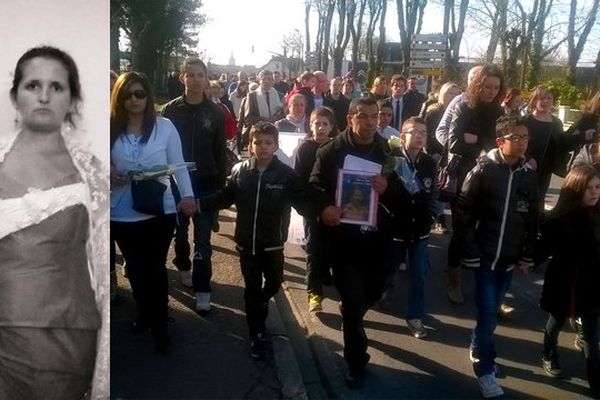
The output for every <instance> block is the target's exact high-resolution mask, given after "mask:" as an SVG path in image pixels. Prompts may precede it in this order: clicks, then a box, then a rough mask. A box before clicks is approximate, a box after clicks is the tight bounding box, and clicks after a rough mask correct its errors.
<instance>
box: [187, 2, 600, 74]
mask: <svg viewBox="0 0 600 400" xmlns="http://www.w3.org/2000/svg"><path fill="white" fill-rule="evenodd" d="M525 4H526V6H527V1H525ZM201 12H202V13H203V14H205V15H206V16H207V17H208V22H207V24H206V25H205V26H203V27H202V28H201V29H200V31H199V46H198V49H197V50H198V51H199V52H200V53H201V54H202V53H204V55H205V56H208V58H209V59H210V62H212V63H215V64H228V63H229V58H230V56H231V54H232V52H233V56H234V58H235V62H236V64H237V65H255V66H257V67H258V66H261V65H264V64H266V63H267V62H268V61H269V59H270V58H271V57H272V56H273V55H274V54H273V53H281V51H282V50H281V46H280V43H281V40H282V38H283V36H284V35H287V34H290V33H293V32H294V30H295V29H297V30H298V31H299V32H300V33H301V34H302V35H304V0H252V2H244V1H241V0H203V1H202V8H201ZM425 13H426V18H425V21H424V26H423V28H422V31H421V32H422V33H440V32H441V31H442V24H443V22H442V21H443V13H442V10H441V8H440V7H439V6H436V5H435V4H433V2H429V4H428V5H427V8H426V9H425ZM316 22H317V16H316V15H315V14H312V15H311V25H313V26H311V28H310V29H311V31H310V33H311V41H312V46H314V39H315V36H316V33H317V28H316ZM597 25H598V26H600V24H597ZM386 27H387V31H386V34H387V36H388V37H387V39H388V41H399V34H398V24H397V13H396V5H395V2H392V1H390V2H389V3H388V10H387V18H386ZM467 29H468V28H467ZM599 30H600V28H599ZM597 35H598V34H596V36H594V35H590V37H589V39H588V42H587V45H586V50H585V51H584V54H583V55H582V59H581V61H593V60H594V59H595V56H596V53H597V51H598V44H597V42H596V40H595V39H594V38H597V37H598V36H597ZM487 40H488V38H487V37H485V36H483V35H481V34H478V33H477V32H476V31H474V32H473V31H466V32H465V34H464V36H463V41H462V43H461V56H471V57H476V56H477V55H479V54H481V53H482V52H483V51H484V50H485V48H486V46H487ZM594 42H596V43H594ZM203 58H205V57H203ZM205 59H206V58H205Z"/></svg>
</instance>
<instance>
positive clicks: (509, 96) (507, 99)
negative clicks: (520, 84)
mask: <svg viewBox="0 0 600 400" xmlns="http://www.w3.org/2000/svg"><path fill="white" fill-rule="evenodd" d="M520 95H521V90H520V89H517V88H511V89H510V90H508V91H507V92H506V96H504V99H502V104H503V105H505V106H507V107H509V106H510V103H511V102H512V101H513V100H514V99H515V98H516V97H517V96H520Z"/></svg>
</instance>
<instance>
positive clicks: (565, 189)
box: [550, 164, 600, 216]
mask: <svg viewBox="0 0 600 400" xmlns="http://www.w3.org/2000/svg"><path fill="white" fill-rule="evenodd" d="M594 177H598V178H600V172H599V171H598V170H597V169H596V168H594V167H593V166H592V165H589V164H578V165H576V166H574V167H573V169H571V171H569V173H568V174H567V176H566V177H565V180H564V181H563V184H562V187H561V188H560V194H559V196H558V200H557V202H556V206H554V208H553V209H552V211H550V215H552V216H560V215H564V214H567V213H569V212H570V211H572V210H574V209H576V208H578V207H580V206H581V201H582V200H583V195H584V193H585V189H586V187H587V185H588V183H590V181H591V180H592V179H593V178H594ZM595 208H596V210H597V211H600V202H598V204H596V206H595Z"/></svg>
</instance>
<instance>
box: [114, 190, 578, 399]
mask: <svg viewBox="0 0 600 400" xmlns="http://www.w3.org/2000/svg"><path fill="white" fill-rule="evenodd" d="M553 186H554V187H555V188H556V187H557V182H554V184H553ZM553 193H554V194H556V191H554V192H553ZM554 200H555V199H554ZM551 201H552V200H551ZM234 215H235V214H233V213H232V212H230V211H222V212H221V218H220V220H221V232H220V233H219V234H216V235H213V244H214V249H215V252H214V256H213V257H214V258H213V263H214V275H213V281H214V284H213V290H214V293H213V311H212V312H211V314H210V315H209V316H208V317H206V318H202V317H200V316H198V315H197V314H196V313H195V312H194V311H193V309H194V299H193V293H192V292H191V290H190V289H186V288H184V287H182V286H181V285H180V283H179V279H178V273H177V272H176V270H174V267H173V266H172V265H171V264H170V263H169V266H168V267H169V278H170V284H171V300H170V308H171V315H172V316H173V318H174V320H175V321H174V323H172V324H171V325H170V327H169V331H170V335H171V338H172V340H173V346H172V348H171V350H170V353H169V354H168V355H167V356H166V357H165V356H159V355H156V354H154V353H153V352H152V339H151V337H150V336H149V335H141V336H135V335H133V334H131V332H130V323H131V320H132V318H133V316H134V306H133V301H132V299H131V292H130V290H129V287H128V283H127V280H126V279H125V278H124V277H123V276H122V275H121V273H120V274H119V285H120V290H119V294H120V300H119V302H118V303H116V304H113V306H112V308H111V314H112V315H111V324H112V325H111V329H112V332H111V339H112V344H111V357H112V358H111V369H112V371H111V397H112V398H123V399H133V398H136V399H138V398H141V399H150V398H156V399H176V398H186V399H212V398H231V399H238V398H239V399H279V398H298V399H301V398H306V395H308V396H309V397H310V398H311V399H321V398H326V397H330V398H365V399H373V398H389V399H396V398H477V397H479V392H478V389H477V385H476V382H475V379H474V378H473V373H472V370H471V365H470V362H469V360H468V350H467V347H468V343H469V335H470V332H471V329H472V328H473V326H474V322H473V315H474V308H473V303H472V301H471V300H470V299H471V297H472V293H473V279H472V276H471V274H470V273H468V271H466V273H465V276H464V278H465V279H464V283H465V288H466V295H467V299H468V300H469V301H468V302H467V304H466V305H464V306H453V305H451V304H449V302H448V301H447V300H446V297H445V288H444V279H443V269H444V266H445V249H446V246H447V242H448V239H449V237H448V236H443V235H433V236H432V239H431V243H430V254H431V259H432V262H431V270H430V274H429V279H428V284H427V312H428V317H427V318H426V319H425V320H424V322H425V324H426V326H427V327H428V329H429V331H428V333H429V337H428V338H427V339H426V340H417V339H414V338H413V337H412V336H410V335H409V331H408V329H407V328H406V323H405V321H404V318H403V315H404V312H405V307H406V279H405V277H406V273H399V274H398V275H397V276H396V286H395V290H394V292H393V293H392V295H391V296H390V299H389V300H390V301H388V302H387V304H385V305H383V306H382V307H378V308H377V309H374V310H371V311H369V313H367V315H366V324H365V325H366V327H367V334H368V336H369V339H370V348H369V353H370V355H371V357H372V358H371V363H370V365H369V375H368V379H367V381H366V382H365V386H364V387H363V388H362V389H360V390H355V391H350V390H348V389H347V388H346V387H345V385H344V382H343V373H344V371H345V363H344V361H343V358H342V341H341V338H342V335H341V332H340V327H341V318H340V316H339V311H338V305H337V304H338V303H337V302H338V299H337V293H336V292H335V290H334V289H333V288H327V289H326V295H327V299H326V300H325V301H324V304H323V305H324V312H323V313H321V314H320V315H319V316H318V318H316V317H315V316H313V315H309V314H308V313H307V298H306V292H305V285H304V275H305V262H304V252H303V251H302V249H300V247H299V246H293V245H292V246H287V247H286V265H285V278H286V281H287V282H286V284H285V290H284V291H282V292H280V293H279V294H278V295H277V296H276V300H277V301H276V304H275V302H273V304H271V308H270V309H271V313H270V319H269V321H268V327H269V329H270V330H271V333H272V335H273V336H272V343H273V346H272V350H271V352H270V355H269V357H268V359H267V360H266V361H254V360H252V359H251V358H250V357H249V356H248V338H247V328H246V322H245V318H244V313H243V310H244V308H243V282H242V278H241V274H240V272H239V265H238V259H237V254H236V253H235V251H233V250H232V249H233V241H232V228H233V224H232V221H233V216H234ZM171 258H172V253H171V255H170V256H169V260H170V259H171ZM542 279H543V271H541V270H540V271H536V272H535V273H534V274H531V275H529V276H519V275H515V279H514V281H513V285H512V288H511V290H510V300H509V302H510V304H511V305H513V306H515V307H516V308H517V311H516V312H515V314H514V315H513V316H511V318H510V319H507V320H503V321H502V322H501V323H500V325H499V327H498V329H497V341H496V342H497V348H498V353H499V355H500V358H499V359H498V363H499V364H500V367H501V372H502V375H503V376H505V377H504V378H502V379H501V380H500V383H501V385H502V386H503V387H504V389H505V392H506V396H505V397H507V398H546V399H559V398H560V399H574V398H581V397H582V396H584V395H585V393H586V392H587V383H586V382H585V380H584V379H585V371H584V363H583V359H582V356H581V355H580V354H579V353H578V352H577V351H576V350H574V349H573V347H572V343H573V339H574V334H573V333H572V332H570V331H569V330H567V331H565V332H564V333H563V334H561V337H560V352H561V356H562V357H561V362H562V364H563V369H564V370H565V371H566V373H567V375H568V377H567V378H566V379H564V380H561V381H556V380H552V379H550V378H548V377H546V376H545V375H544V374H543V372H542V370H541V367H540V352H541V339H542V333H541V331H542V327H543V324H544V322H545V318H546V315H545V314H544V313H543V312H542V311H540V310H539V308H538V306H537V301H538V298H539V293H540V290H541V283H542ZM290 343H291V344H292V346H293V349H294V353H295V354H292V357H289V356H290V352H291V349H290V348H289V344H290ZM286 346H287V347H286ZM282 349H283V350H282ZM298 365H299V367H300V368H299V371H298ZM300 374H301V378H303V383H304V386H302V382H300V384H298V379H300Z"/></svg>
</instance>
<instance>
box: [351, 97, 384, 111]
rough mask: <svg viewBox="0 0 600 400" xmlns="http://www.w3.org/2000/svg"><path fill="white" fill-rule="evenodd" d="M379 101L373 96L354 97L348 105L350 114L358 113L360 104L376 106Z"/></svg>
mask: <svg viewBox="0 0 600 400" xmlns="http://www.w3.org/2000/svg"><path fill="white" fill-rule="evenodd" d="M376 105H377V101H376V100H375V99H374V98H372V97H359V98H357V99H353V100H352V101H351V102H350V106H349V107H348V115H352V114H356V113H357V112H358V107H360V106H376Z"/></svg>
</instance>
